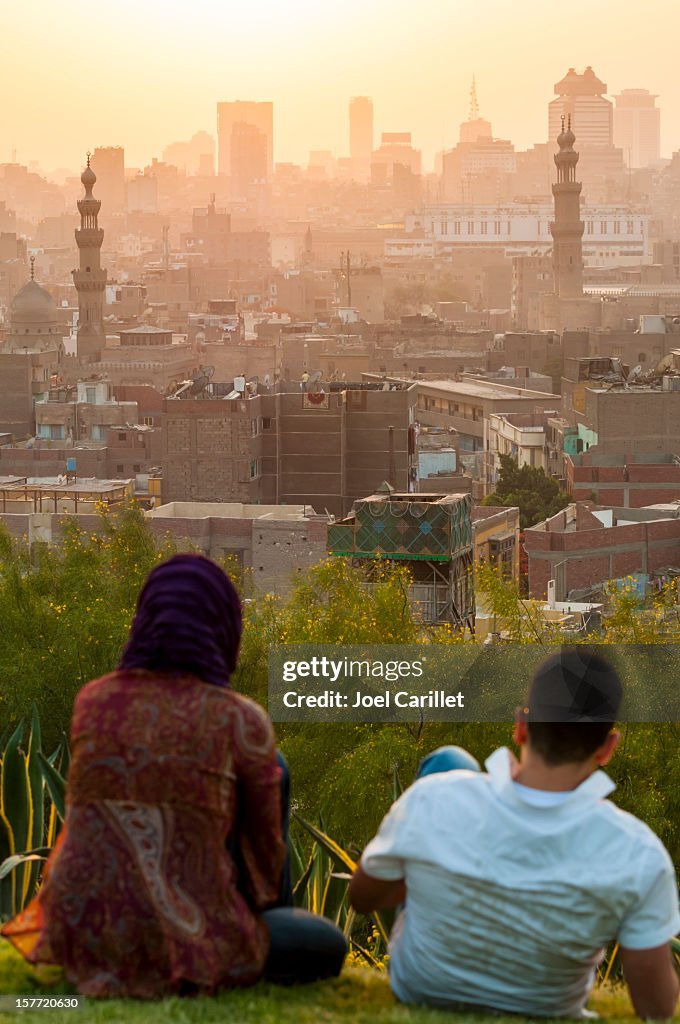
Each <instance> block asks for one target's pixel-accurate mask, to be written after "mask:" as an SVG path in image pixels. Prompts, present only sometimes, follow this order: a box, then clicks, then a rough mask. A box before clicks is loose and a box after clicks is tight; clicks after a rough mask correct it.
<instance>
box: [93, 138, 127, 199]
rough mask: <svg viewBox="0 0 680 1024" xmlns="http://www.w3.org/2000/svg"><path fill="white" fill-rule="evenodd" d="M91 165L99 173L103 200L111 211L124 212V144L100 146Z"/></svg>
mask: <svg viewBox="0 0 680 1024" xmlns="http://www.w3.org/2000/svg"><path fill="white" fill-rule="evenodd" d="M89 166H91V167H92V170H93V172H94V173H95V174H96V175H97V180H98V182H99V185H98V186H97V191H98V192H99V195H100V198H101V201H102V202H103V203H104V206H105V208H106V209H107V210H108V211H109V213H123V212H124V210H125V209H126V187H125V150H124V149H123V147H122V146H99V147H97V148H96V149H95V150H94V152H93V154H92V157H91V159H90V162H89Z"/></svg>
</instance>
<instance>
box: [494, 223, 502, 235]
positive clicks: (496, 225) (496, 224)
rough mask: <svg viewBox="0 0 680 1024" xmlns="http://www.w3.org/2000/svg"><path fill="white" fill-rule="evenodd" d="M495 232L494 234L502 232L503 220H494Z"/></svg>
mask: <svg viewBox="0 0 680 1024" xmlns="http://www.w3.org/2000/svg"><path fill="white" fill-rule="evenodd" d="M493 233H494V235H500V233H501V222H500V221H499V220H495V221H494V222H493Z"/></svg>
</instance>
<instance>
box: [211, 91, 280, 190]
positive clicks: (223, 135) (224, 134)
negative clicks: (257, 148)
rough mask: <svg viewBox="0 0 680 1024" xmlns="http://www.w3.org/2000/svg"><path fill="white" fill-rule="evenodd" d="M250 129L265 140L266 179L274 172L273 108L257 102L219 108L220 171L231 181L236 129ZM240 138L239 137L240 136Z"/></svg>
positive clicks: (250, 101)
mask: <svg viewBox="0 0 680 1024" xmlns="http://www.w3.org/2000/svg"><path fill="white" fill-rule="evenodd" d="M239 123H240V124H246V125H251V126H252V127H253V128H256V129H257V131H258V132H260V133H261V134H262V135H264V136H265V139H266V153H267V160H266V170H267V175H266V177H267V179H270V178H271V177H272V174H273V171H274V104H273V103H271V102H264V103H258V102H256V101H254V100H234V101H232V102H228V103H218V104H217V171H218V174H220V175H224V176H226V177H229V176H230V175H231V174H232V147H233V144H234V143H233V137H234V125H236V124H239ZM237 134H238V133H237Z"/></svg>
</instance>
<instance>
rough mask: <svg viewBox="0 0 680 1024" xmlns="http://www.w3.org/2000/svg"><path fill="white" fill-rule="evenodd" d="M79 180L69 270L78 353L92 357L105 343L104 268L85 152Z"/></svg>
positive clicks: (92, 178) (96, 204) (93, 179)
mask: <svg viewBox="0 0 680 1024" xmlns="http://www.w3.org/2000/svg"><path fill="white" fill-rule="evenodd" d="M80 180H81V181H82V183H83V185H84V187H85V196H84V198H83V199H79V200H78V212H79V213H80V227H79V228H76V244H77V246H78V250H79V252H80V268H79V269H78V270H74V271H73V283H74V284H75V286H76V291H77V292H78V355H79V356H89V357H95V358H96V357H97V356H98V354H99V352H100V351H101V349H102V348H103V347H104V345H105V343H106V335H105V334H104V323H103V320H104V289H105V287H106V270H102V267H101V247H102V242H103V240H104V231H103V229H102V228H100V227H99V223H98V216H99V208H100V207H101V205H102V204H101V200H99V199H95V198H94V196H93V195H92V187H93V185H94V183H95V182H96V180H97V176H96V174H95V173H94V171H93V170H92V168H91V167H90V154H89V153H88V154H87V167H86V168H85V170H84V171H83V173H82V174H81V176H80Z"/></svg>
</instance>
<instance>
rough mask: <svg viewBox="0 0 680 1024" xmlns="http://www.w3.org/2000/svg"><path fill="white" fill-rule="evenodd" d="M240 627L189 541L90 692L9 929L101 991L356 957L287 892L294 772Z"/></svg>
mask: <svg viewBox="0 0 680 1024" xmlns="http://www.w3.org/2000/svg"><path fill="white" fill-rule="evenodd" d="M241 624H242V623H241V606H240V602H239V599H238V595H237V593H236V591H235V589H234V587H233V585H232V583H231V581H230V580H229V578H228V577H227V576H226V575H225V573H224V572H223V571H222V570H221V569H220V568H219V567H218V566H217V565H215V564H214V563H213V562H211V561H209V560H208V559H207V558H203V557H202V556H200V555H177V556H175V557H174V558H171V559H170V560H169V561H168V562H165V563H164V564H162V565H160V566H158V567H157V568H156V569H154V570H153V572H152V573H151V574H150V575H149V578H148V579H147V581H146V584H145V586H144V588H143V590H142V593H141V595H140V598H139V602H138V605H137V611H136V614H135V619H134V622H133V624H132V629H131V633H130V638H129V641H128V644H127V647H126V648H125V651H124V653H123V656H122V659H121V661H120V664H119V666H118V668H117V670H116V671H115V672H114V673H112V674H111V675H108V676H104V677H103V678H101V679H97V680H94V681H93V682H91V683H88V684H87V685H86V686H85V687H84V688H83V689H82V690H81V691H80V693H79V694H78V698H77V700H76V703H75V707H74V711H73V720H72V726H71V750H72V761H71V767H70V771H69V779H68V795H67V812H66V822H65V827H64V829H63V832H62V834H61V837H60V840H59V843H58V845H57V847H56V848H55V850H54V851H53V853H52V856H51V857H50V860H49V862H48V865H47V867H46V872H45V879H44V883H43V885H42V886H41V889H40V891H39V894H38V896H37V897H36V899H35V900H34V901H33V902H32V903H31V904H30V906H29V907H28V908H27V909H26V910H25V911H24V912H23V913H22V914H20V915H19V916H18V917H17V918H15V919H14V921H11V922H10V923H9V924H7V925H6V926H5V928H4V929H3V930H2V934H3V935H5V936H6V938H8V939H9V940H10V941H11V942H13V943H14V945H15V946H16V947H17V948H18V949H19V950H20V951H21V952H22V953H23V954H24V956H26V958H27V959H28V960H30V961H31V962H32V963H41V962H47V963H58V964H61V965H63V967H64V969H65V972H66V975H67V977H68V978H69V980H71V981H72V982H73V983H74V984H75V985H76V986H77V987H78V989H79V991H80V992H82V993H83V994H84V995H87V996H93V997H96V996H131V997H137V998H150V997H155V996H159V995H162V994H166V993H168V992H173V991H174V992H177V991H187V990H188V991H194V990H196V989H198V990H212V989H214V988H216V987H217V986H234V985H249V984H252V983H254V982H255V981H257V980H258V978H260V977H261V976H262V975H263V974H264V975H265V976H266V977H268V978H269V979H270V980H274V981H282V982H292V981H307V980H313V979H314V978H319V977H328V976H331V975H335V974H338V973H339V971H340V968H341V966H342V961H343V959H344V955H345V952H346V944H345V940H344V937H343V936H342V933H341V932H340V931H339V929H336V928H335V926H334V925H332V924H331V923H330V922H328V921H326V920H324V919H322V918H317V917H314V915H311V914H307V913H305V912H303V911H299V910H293V909H292V908H289V907H285V908H283V907H281V906H280V904H281V903H282V902H287V901H289V900H286V894H285V893H284V897H283V899H282V896H281V887H282V873H283V869H284V864H285V859H286V845H285V842H284V835H283V830H282V822H283V823H284V825H285V822H286V819H287V813H288V808H287V796H285V797H284V799H283V800H282V785H283V787H284V793H285V787H287V781H288V780H287V776H286V775H285V774H284V776H283V778H282V768H281V761H282V759H279V758H278V757H277V753H276V749H275V745H274V735H273V731H272V727H271V723H270V721H269V719H268V717H267V715H266V714H265V712H264V711H263V710H262V708H260V707H259V706H258V705H257V704H255V703H253V701H251V700H248V699H247V698H246V697H243V696H241V695H240V694H237V693H235V692H234V691H233V690H231V689H230V687H229V679H230V676H231V674H232V673H233V671H234V668H235V666H236V659H237V654H238V649H239V643H240V638H241ZM283 768H284V772H285V762H284V763H283ZM283 888H284V890H285V888H286V886H285V883H283ZM288 889H289V887H288ZM288 896H289V892H288ZM276 906H278V907H279V909H267V908H271V907H276Z"/></svg>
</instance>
